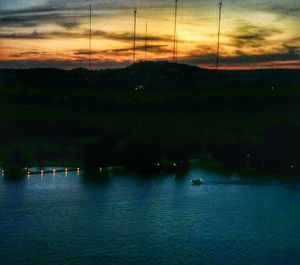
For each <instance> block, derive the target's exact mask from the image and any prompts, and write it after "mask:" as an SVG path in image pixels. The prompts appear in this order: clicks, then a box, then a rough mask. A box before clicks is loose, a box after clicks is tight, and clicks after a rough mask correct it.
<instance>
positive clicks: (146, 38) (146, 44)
mask: <svg viewBox="0 0 300 265" xmlns="http://www.w3.org/2000/svg"><path fill="white" fill-rule="evenodd" d="M147 50H148V20H146V32H145V61H147Z"/></svg>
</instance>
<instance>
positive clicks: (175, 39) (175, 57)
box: [88, 0, 223, 70]
mask: <svg viewBox="0 0 300 265" xmlns="http://www.w3.org/2000/svg"><path fill="white" fill-rule="evenodd" d="M178 1H179V0H175V18H174V33H173V50H172V52H173V62H174V63H177V61H178V41H179V32H178V31H177V16H178ZM222 7H223V0H219V16H218V34H217V36H218V37H217V49H216V70H218V69H219V64H220V39H221V20H222ZM89 12H90V16H89V18H90V21H89V22H90V23H89V24H90V28H89V53H88V54H89V70H91V68H92V5H91V4H90V6H89ZM137 13H138V10H137V8H134V9H133V20H134V21H133V25H134V26H133V47H132V63H135V62H136V27H137ZM144 49H145V61H147V52H148V19H146V30H145V47H144Z"/></svg>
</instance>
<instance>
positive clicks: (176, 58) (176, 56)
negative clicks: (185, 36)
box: [175, 31, 179, 63]
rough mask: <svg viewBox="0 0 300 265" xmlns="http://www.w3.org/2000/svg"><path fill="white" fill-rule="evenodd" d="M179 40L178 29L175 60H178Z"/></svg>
mask: <svg viewBox="0 0 300 265" xmlns="http://www.w3.org/2000/svg"><path fill="white" fill-rule="evenodd" d="M178 40H179V34H178V31H177V32H176V46H175V48H176V49H175V62H176V63H177V61H178Z"/></svg>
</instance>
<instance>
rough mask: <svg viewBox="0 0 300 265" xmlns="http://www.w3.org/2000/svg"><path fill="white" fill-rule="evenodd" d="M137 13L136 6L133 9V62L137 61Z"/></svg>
mask: <svg viewBox="0 0 300 265" xmlns="http://www.w3.org/2000/svg"><path fill="white" fill-rule="evenodd" d="M136 13H137V9H136V8H135V9H134V10H133V15H134V29H133V59H132V61H133V63H135V42H136Z"/></svg>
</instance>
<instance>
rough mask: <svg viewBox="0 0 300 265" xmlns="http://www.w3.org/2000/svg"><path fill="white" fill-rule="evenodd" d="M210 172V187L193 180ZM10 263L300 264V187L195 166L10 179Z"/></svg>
mask: <svg viewBox="0 0 300 265" xmlns="http://www.w3.org/2000/svg"><path fill="white" fill-rule="evenodd" d="M195 176H202V177H203V178H204V180H205V181H206V183H205V184H204V185H203V186H191V185H190V179H191V178H193V177H195ZM0 264H1V265H5V264H18V265H21V264H34V265H47V264H64V265H65V264H72V265H76V264H101V265H102V264H103V265H105V264H196V265H201V264H222V265H223V264H225V265H227V264H251V265H253V264H264V265H267V264H270V265H276V264H278V265H288V264H295V265H298V264H300V186H299V185H298V184H297V183H284V182H280V183H279V182H261V183H260V182H249V181H241V180H239V178H237V177H231V178H224V177H222V176H218V175H215V174H211V173H208V172H205V171H201V170H196V169H195V170H191V171H190V172H189V173H187V174H186V175H185V176H183V177H182V178H175V177H174V176H166V177H161V178H151V179H141V178H137V177H135V176H134V175H131V174H127V175H126V174H125V175H122V174H112V176H111V177H110V179H108V180H107V181H105V182H102V183H91V182H87V181H85V180H84V179H83V178H82V176H80V175H77V174H76V173H70V174H68V175H67V176H65V175H64V174H63V173H59V174H56V176H55V177H53V176H52V174H46V175H44V176H43V177H41V176H38V175H36V176H31V177H30V178H28V179H27V178H26V179H25V180H24V181H21V182H7V181H5V180H4V179H1V180H0Z"/></svg>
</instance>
